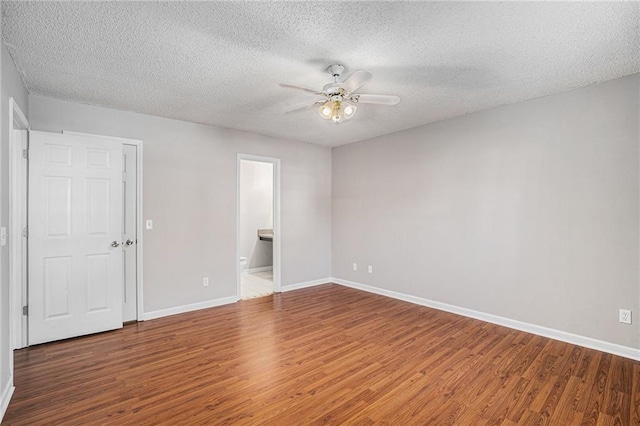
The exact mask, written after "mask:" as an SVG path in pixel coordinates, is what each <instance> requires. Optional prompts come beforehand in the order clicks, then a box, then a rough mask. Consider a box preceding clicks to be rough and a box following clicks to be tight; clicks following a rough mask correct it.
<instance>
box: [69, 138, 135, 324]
mask: <svg viewBox="0 0 640 426" xmlns="http://www.w3.org/2000/svg"><path fill="white" fill-rule="evenodd" d="M62 133H63V134H65V135H80V136H95V137H100V138H107V139H113V140H116V141H120V142H122V144H123V145H134V146H135V147H136V151H137V155H136V223H137V225H138V226H137V227H136V241H137V243H136V269H137V270H136V320H137V321H144V303H143V296H142V294H143V288H144V286H143V282H142V279H143V269H144V268H143V256H142V253H143V250H142V249H143V242H142V239H143V232H142V231H143V229H144V227H143V219H142V217H143V216H142V176H143V174H142V163H143V162H142V145H143V143H142V140H140V139H127V138H120V137H117V136H105V135H98V134H95V133H83V132H74V131H69V130H63V131H62Z"/></svg>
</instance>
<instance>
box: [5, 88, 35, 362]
mask: <svg viewBox="0 0 640 426" xmlns="http://www.w3.org/2000/svg"><path fill="white" fill-rule="evenodd" d="M30 129H31V128H30V126H29V120H27V117H26V116H25V115H24V113H23V112H22V109H20V106H19V105H18V103H17V102H16V101H15V100H14V99H13V98H9V203H10V207H9V283H10V284H9V301H10V302H9V328H10V346H11V349H12V351H11V353H12V354H13V349H20V348H24V347H25V346H27V316H26V315H22V307H23V306H26V305H27V299H25V298H26V296H27V279H28V277H25V276H24V275H23V271H24V266H25V265H26V263H27V257H26V256H23V252H22V250H21V249H19V247H21V242H22V239H23V238H24V237H23V235H22V221H21V220H20V219H21V217H20V218H18V216H22V215H25V214H27V211H26V210H25V211H24V212H22V211H21V210H22V208H23V207H24V208H25V209H26V208H27V201H26V197H27V189H28V186H27V185H28V177H27V173H28V171H29V168H28V167H29V166H28V163H27V166H25V167H19V164H20V162H22V160H23V151H22V150H23V149H28V147H29V142H28V141H29V130H30ZM14 130H24V131H26V132H27V146H26V147H23V146H22V145H21V141H18V140H16V139H15V138H14V133H13V131H14ZM11 358H12V360H11V362H12V364H13V356H12V357H11ZM12 371H13V370H12Z"/></svg>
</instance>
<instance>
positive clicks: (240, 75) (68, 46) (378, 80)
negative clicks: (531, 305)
mask: <svg viewBox="0 0 640 426" xmlns="http://www.w3.org/2000/svg"><path fill="white" fill-rule="evenodd" d="M639 9H640V3H638V2H627V3H613V2H567V3H557V2H549V3H544V2H536V3H515V2H514V3H509V2H507V3H502V2H500V3H488V2H433V3H431V2H333V1H323V2H259V3H255V2H170V3H159V2H113V3H112V2H8V1H3V2H2V24H3V29H2V35H3V38H4V40H5V43H6V44H7V47H8V48H9V51H10V53H11V55H12V57H13V59H14V60H15V62H16V65H17V67H18V69H19V71H20V72H21V74H22V76H23V79H24V82H25V84H26V86H27V89H28V90H29V93H32V94H37V95H44V96H50V97H55V98H60V99H66V100H71V101H78V102H84V103H89V104H95V105H102V106H108V107H113V108H118V109H124V110H132V111H137V112H142V113H147V114H153V115H158V116H163V117H170V118H176V119H180V120H187V121H193V122H197V123H205V124H212V125H215V126H221V127H228V128H235V129H242V130H248V131H252V132H257V133H262V134H266V135H273V136H279V137H284V138H289V139H294V140H301V141H306V142H312V143H317V144H322V145H327V146H336V145H341V144H344V143H349V142H354V141H357V140H362V139H367V138H371V137H375V136H379V135H383V134H387V133H391V132H394V131H398V130H402V129H406V128H410V127H415V126H419V125H422V124H426V123H430V122H434V121H438V120H442V119H446V118H451V117H455V116H459V115H462V114H467V113H470V112H474V111H479V110H482V109H487V108H492V107H495V106H499V105H504V104H510V103H514V102H519V101H522V100H526V99H531V98H536V97H540V96H545V95H550V94H554V93H559V92H562V91H566V90H569V89H572V88H576V87H581V86H585V85H589V84H592V83H596V82H600V81H605V80H611V79H614V78H617V77H621V76H625V75H629V74H633V73H637V72H640V42H639V34H638V25H639V19H640V17H639ZM336 62H338V63H342V64H344V65H345V67H346V68H347V70H346V72H345V74H347V75H348V74H349V73H350V72H352V71H354V70H356V69H366V70H369V71H371V72H372V73H373V76H374V77H373V80H371V81H370V82H369V83H368V84H367V85H366V86H364V88H363V89H362V90H361V91H360V92H362V93H382V94H397V95H399V96H400V97H401V98H402V101H401V102H400V104H398V105H396V106H392V107H390V106H378V105H364V104H362V105H360V108H359V110H358V114H357V115H356V116H355V117H354V118H353V120H351V121H349V122H346V123H342V124H339V125H335V124H332V123H330V122H327V121H324V120H322V119H321V118H320V116H319V115H318V113H317V111H316V110H314V109H308V110H303V111H299V112H295V113H291V114H284V113H283V109H284V108H285V107H286V106H288V105H290V104H294V105H295V104H298V103H299V102H300V101H305V100H307V99H309V100H311V101H313V99H314V97H313V95H311V94H307V93H305V92H298V91H296V90H292V89H287V88H283V87H280V86H279V83H281V82H288V83H298V84H302V85H306V86H311V87H317V88H321V87H322V86H323V85H324V84H325V83H327V82H329V81H330V77H329V75H328V74H326V73H325V71H324V69H325V68H326V67H327V66H328V65H330V64H331V63H336Z"/></svg>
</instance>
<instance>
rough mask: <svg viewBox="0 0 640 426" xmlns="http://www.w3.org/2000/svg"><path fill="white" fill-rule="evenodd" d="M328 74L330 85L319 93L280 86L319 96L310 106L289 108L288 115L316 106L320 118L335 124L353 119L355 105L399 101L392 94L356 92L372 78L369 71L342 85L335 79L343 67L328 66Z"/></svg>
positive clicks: (354, 76)
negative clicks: (331, 79) (330, 78)
mask: <svg viewBox="0 0 640 426" xmlns="http://www.w3.org/2000/svg"><path fill="white" fill-rule="evenodd" d="M327 71H328V72H329V73H330V74H331V75H332V76H333V82H331V83H328V84H325V86H324V87H323V88H322V90H316V89H312V88H310V87H305V86H300V85H297V84H281V86H282V87H290V88H292V89H300V90H304V91H306V92H311V93H313V94H315V95H317V96H321V97H322V98H320V99H318V100H316V101H315V102H313V103H309V102H306V103H305V104H302V105H297V106H295V107H292V108H290V109H288V110H286V112H287V113H290V112H294V111H299V110H302V109H306V108H310V107H314V106H319V108H318V112H319V113H320V117H322V118H324V119H325V120H330V121H333V122H334V123H336V124H338V123H341V122H343V121H347V120H349V119H351V118H353V116H354V115H355V114H356V111H357V110H358V107H357V106H356V104H378V105H396V104H397V103H398V102H400V97H399V96H395V95H369V94H365V93H356V91H357V90H358V89H360V88H361V87H362V86H364V85H365V83H367V81H369V80H371V77H373V74H371V73H370V72H369V71H364V70H357V71H354V72H353V74H351V75H350V76H349V78H347V79H346V80H344V81H343V82H339V81H338V78H339V77H340V76H341V75H342V72H343V71H344V66H342V65H339V64H335V65H331V66H329V67H328V68H327Z"/></svg>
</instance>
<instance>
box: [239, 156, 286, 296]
mask: <svg viewBox="0 0 640 426" xmlns="http://www.w3.org/2000/svg"><path fill="white" fill-rule="evenodd" d="M242 160H248V161H260V162H263V163H272V164H273V235H274V236H273V292H274V293H279V292H281V291H282V290H281V288H282V285H281V277H282V269H281V268H282V262H281V259H282V252H281V250H282V235H281V232H280V190H281V188H280V159H279V158H274V157H262V156H259V155H251V154H241V153H238V155H237V158H236V257H235V259H236V292H237V297H238V299H241V298H242V279H241V274H242V271H241V270H240V162H241V161H242Z"/></svg>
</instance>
